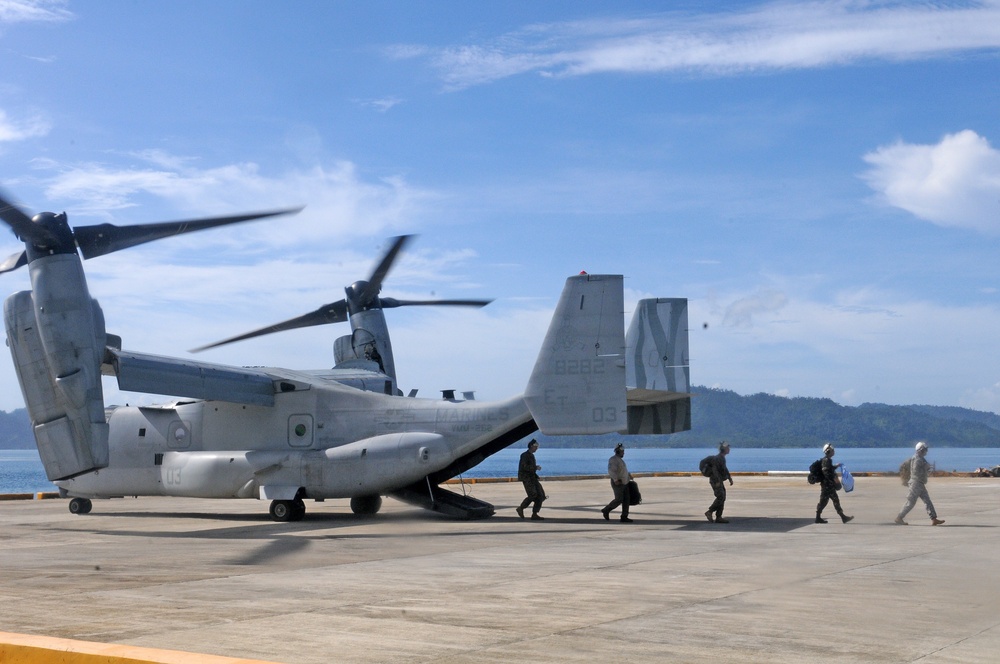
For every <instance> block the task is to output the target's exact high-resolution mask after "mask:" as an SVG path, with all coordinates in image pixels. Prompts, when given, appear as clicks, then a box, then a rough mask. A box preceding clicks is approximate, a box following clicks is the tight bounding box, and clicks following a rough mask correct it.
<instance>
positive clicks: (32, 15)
mask: <svg viewBox="0 0 1000 664" xmlns="http://www.w3.org/2000/svg"><path fill="white" fill-rule="evenodd" d="M66 4H67V0H0V24H2V23H28V22H36V21H49V22H51V21H67V20H69V19H71V18H73V13H72V12H70V11H69V10H68V9H65V7H66Z"/></svg>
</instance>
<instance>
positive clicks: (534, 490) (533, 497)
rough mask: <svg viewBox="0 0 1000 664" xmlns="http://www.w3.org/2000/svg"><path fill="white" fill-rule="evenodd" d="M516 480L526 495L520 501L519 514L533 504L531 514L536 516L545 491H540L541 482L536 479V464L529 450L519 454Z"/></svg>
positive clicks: (540, 507)
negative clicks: (519, 482) (522, 486)
mask: <svg viewBox="0 0 1000 664" xmlns="http://www.w3.org/2000/svg"><path fill="white" fill-rule="evenodd" d="M517 479H519V480H520V481H521V483H522V484H523V485H524V493H526V494H527V498H525V499H524V500H523V501H521V506H520V507H519V508H518V510H519V512H523V511H524V508H525V507H527V506H528V505H530V504H532V503H534V504H535V506H534V507H533V508H532V510H531V513H532V515H535V514H538V510H540V509H542V501H543V500H545V497H546V496H545V491H543V490H542V482H541V481H540V480H539V479H538V464H537V463H535V455H534V454H532V453H531V450H525V451H524V452H522V453H521V460H520V461H519V462H518V464H517Z"/></svg>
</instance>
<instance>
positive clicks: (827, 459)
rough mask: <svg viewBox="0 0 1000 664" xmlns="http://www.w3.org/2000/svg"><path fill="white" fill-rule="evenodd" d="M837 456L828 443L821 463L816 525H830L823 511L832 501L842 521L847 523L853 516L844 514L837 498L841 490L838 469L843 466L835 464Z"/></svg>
mask: <svg viewBox="0 0 1000 664" xmlns="http://www.w3.org/2000/svg"><path fill="white" fill-rule="evenodd" d="M834 454H836V450H835V449H833V445H831V444H830V443H827V444H826V445H824V446H823V459H822V462H821V463H820V468H821V469H822V475H821V477H822V479H820V482H819V486H820V490H819V504H818V505H816V523H828V522H827V520H826V519H824V518H823V517H822V514H823V509H824V508H825V507H826V504H827V503H829V502H830V501H831V500H832V501H833V509H835V510H837V514H839V515H840V519H841V520H842V521H843V522H844V523H847V522H848V521H850V520H851V519H853V518H854V517H853V516H847V515H846V514H844V510H843V508H841V506H840V497H839V496H837V490H838V489H840V486H841V485H840V480H839V479H837V469H838V468H840V466H841V464H839V463H838V464H837V465H834V464H833V455H834Z"/></svg>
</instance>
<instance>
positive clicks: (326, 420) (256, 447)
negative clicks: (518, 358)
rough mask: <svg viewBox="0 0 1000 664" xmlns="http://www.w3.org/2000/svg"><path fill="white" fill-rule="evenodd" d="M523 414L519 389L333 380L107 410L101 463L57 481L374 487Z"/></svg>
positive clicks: (355, 492) (200, 492)
mask: <svg viewBox="0 0 1000 664" xmlns="http://www.w3.org/2000/svg"><path fill="white" fill-rule="evenodd" d="M275 371H279V370H275ZM286 375H288V373H287V372H286ZM299 384H300V385H302V384H303V383H301V382H300V383H299ZM530 421H531V415H530V413H529V411H528V408H527V406H526V404H525V402H524V399H523V398H521V397H516V398H512V399H509V400H506V401H500V402H493V403H491V402H477V401H464V402H452V401H444V400H431V399H417V398H409V397H397V396H390V395H383V394H378V393H374V392H366V391H362V390H358V389H354V388H351V387H347V386H343V385H338V384H335V383H333V384H328V385H310V386H308V387H307V388H306V389H298V390H294V391H288V392H283V393H279V394H277V395H276V397H275V403H274V405H273V406H254V405H245V404H235V403H229V402H223V401H192V402H176V403H173V404H170V405H166V406H156V407H142V406H140V407H135V406H127V407H117V408H114V409H113V410H111V412H110V417H109V418H108V422H109V425H110V436H109V438H110V440H111V445H110V450H109V452H110V459H109V464H108V467H107V468H103V469H100V470H97V471H94V472H91V473H86V474H83V475H80V476H78V477H75V478H72V479H69V480H62V481H57V482H56V484H57V485H58V486H59V487H60V488H62V489H64V490H65V491H67V492H68V494H69V495H73V496H81V497H87V498H101V497H111V496H130V495H171V496H189V497H201V498H261V499H270V500H291V499H294V498H296V497H298V498H314V499H324V498H346V497H354V496H368V495H378V494H380V493H386V492H389V491H390V490H392V489H394V488H397V487H399V486H401V485H406V484H410V483H412V482H416V481H418V480H420V479H421V478H424V477H427V476H428V475H431V474H433V473H435V472H437V471H440V470H441V469H443V468H445V467H447V466H448V465H449V464H451V463H453V462H454V461H456V460H457V459H459V458H461V457H462V456H464V455H466V454H468V453H470V452H472V451H474V450H477V449H479V448H481V447H483V445H484V444H485V443H487V442H488V441H490V440H492V439H495V438H497V437H499V436H501V435H503V434H504V433H506V432H508V431H511V430H513V429H515V428H517V427H520V426H523V425H524V424H526V423H528V422H530ZM300 488H301V489H302V491H301V492H300Z"/></svg>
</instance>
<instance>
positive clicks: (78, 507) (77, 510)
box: [69, 498, 94, 514]
mask: <svg viewBox="0 0 1000 664" xmlns="http://www.w3.org/2000/svg"><path fill="white" fill-rule="evenodd" d="M93 507H94V504H93V503H92V502H90V501H89V500H88V499H86V498H74V499H73V500H71V501H69V513H70V514H90V510H91V509H92V508H93Z"/></svg>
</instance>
